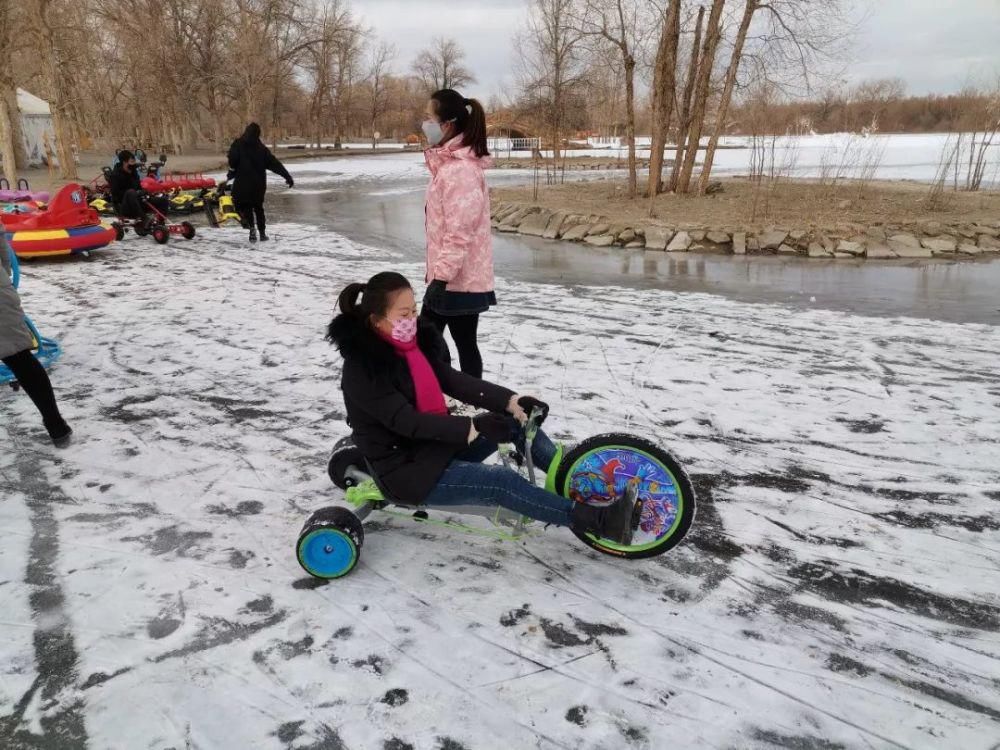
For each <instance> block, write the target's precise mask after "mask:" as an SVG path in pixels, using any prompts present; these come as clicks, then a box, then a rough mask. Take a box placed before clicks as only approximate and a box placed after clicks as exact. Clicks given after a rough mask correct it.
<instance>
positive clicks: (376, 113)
mask: <svg viewBox="0 0 1000 750" xmlns="http://www.w3.org/2000/svg"><path fill="white" fill-rule="evenodd" d="M395 59H396V47H395V46H394V45H392V44H388V43H386V42H382V43H381V44H379V45H378V47H376V48H375V49H374V50H373V51H372V57H371V63H370V65H369V67H368V83H369V86H370V87H371V98H370V100H369V107H368V112H369V114H370V115H371V125H372V132H371V136H372V150H374V149H376V148H377V147H378V139H377V138H376V136H375V133H377V132H379V128H378V121H379V118H380V117H381V116H382V114H383V113H384V112H385V110H386V107H387V106H388V96H387V91H386V79H387V78H388V77H389V73H390V66H391V65H392V61H393V60H395Z"/></svg>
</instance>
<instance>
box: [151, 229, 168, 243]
mask: <svg viewBox="0 0 1000 750" xmlns="http://www.w3.org/2000/svg"><path fill="white" fill-rule="evenodd" d="M153 239H154V240H156V242H157V243H158V244H160V245H166V244H167V240H169V239H170V230H169V229H167V228H166V227H165V226H162V225H161V226H156V227H153Z"/></svg>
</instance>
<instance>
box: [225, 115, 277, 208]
mask: <svg viewBox="0 0 1000 750" xmlns="http://www.w3.org/2000/svg"><path fill="white" fill-rule="evenodd" d="M248 130H249V128H248ZM229 169H230V170H231V171H232V172H233V173H234V177H233V179H234V182H233V191H232V196H233V202H234V203H236V204H237V205H241V206H242V205H247V206H258V205H260V204H262V203H263V202H264V193H266V192H267V170H271V171H272V172H274V173H275V174H277V175H281V176H282V177H284V178H285V179H286V180H289V181H291V179H292V176H291V175H290V174H288V170H287V169H285V165H284V164H282V163H281V162H280V161H278V159H277V157H276V156H275V155H274V154H272V153H271V149H269V148H268V147H267V146H265V145H264V144H263V143H262V142H261V140H260V137H259V136H258V137H254V136H253V134H252V133H244V134H243V135H242V136H241V137H239V138H237V139H236V140H235V141H233V144H232V145H231V146H230V147H229Z"/></svg>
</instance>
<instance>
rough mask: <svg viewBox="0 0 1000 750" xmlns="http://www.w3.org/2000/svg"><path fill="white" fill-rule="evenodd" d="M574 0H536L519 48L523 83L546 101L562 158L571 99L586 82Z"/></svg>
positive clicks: (556, 157) (548, 122) (556, 150)
mask: <svg viewBox="0 0 1000 750" xmlns="http://www.w3.org/2000/svg"><path fill="white" fill-rule="evenodd" d="M572 5H573V0H532V3H531V6H530V8H529V11H528V20H527V23H526V26H525V29H524V33H523V34H522V36H521V38H520V39H519V43H518V45H517V52H518V55H519V63H520V68H521V78H522V87H523V88H524V90H525V92H526V93H527V94H528V96H529V97H531V98H532V99H534V100H536V101H539V102H542V103H543V106H544V110H545V111H544V115H543V116H544V118H545V124H546V125H547V126H548V127H549V129H550V132H551V138H552V148H553V157H554V160H555V161H557V162H558V160H559V152H560V148H561V146H562V132H563V127H564V123H565V120H566V109H567V103H568V102H567V99H568V98H569V96H571V95H572V93H573V92H574V91H575V89H577V88H578V87H579V86H580V84H581V83H582V82H583V80H584V79H583V73H584V67H583V64H582V60H581V50H580V39H581V35H580V32H579V31H578V30H577V29H575V28H574V27H573V24H572V23H571V11H572Z"/></svg>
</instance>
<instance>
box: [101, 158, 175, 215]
mask: <svg viewBox="0 0 1000 750" xmlns="http://www.w3.org/2000/svg"><path fill="white" fill-rule="evenodd" d="M108 188H109V189H110V190H111V205H112V206H114V209H115V213H116V214H117V215H118V216H122V217H124V218H126V219H139V220H142V221H143V223H145V224H147V225H149V224H150V223H151V222H150V218H149V215H148V214H147V212H146V207H145V205H144V202H146V201H148V202H149V203H150V204H152V205H153V206H155V207H156V209H157V210H158V211H159V212H160V213H161V214H165V213H166V212H167V201H166V199H165V198H163V197H162V196H161V197H155V196H148V195H146V193H145V191H143V189H142V180H141V178H140V177H139V168H138V161H137V160H136V158H135V154H133V153H132V152H131V151H119V152H118V163H117V164H116V165H115V168H114V169H112V170H111V176H110V177H108Z"/></svg>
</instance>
